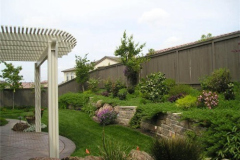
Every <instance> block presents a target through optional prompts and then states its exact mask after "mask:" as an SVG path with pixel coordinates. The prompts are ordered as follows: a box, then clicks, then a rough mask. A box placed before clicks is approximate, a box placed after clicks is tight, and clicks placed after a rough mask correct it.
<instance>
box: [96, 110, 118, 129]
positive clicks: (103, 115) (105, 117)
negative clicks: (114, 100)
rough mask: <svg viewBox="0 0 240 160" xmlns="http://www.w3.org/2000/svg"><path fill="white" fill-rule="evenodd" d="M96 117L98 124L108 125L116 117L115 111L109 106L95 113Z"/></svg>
mask: <svg viewBox="0 0 240 160" xmlns="http://www.w3.org/2000/svg"><path fill="white" fill-rule="evenodd" d="M97 118H98V120H99V122H100V124H102V125H108V124H110V123H112V122H113V121H114V120H115V119H116V118H117V113H116V112H114V111H113V110H111V109H109V108H106V109H103V110H101V111H99V112H98V113H97Z"/></svg>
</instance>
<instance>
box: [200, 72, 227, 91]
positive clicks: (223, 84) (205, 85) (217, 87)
mask: <svg viewBox="0 0 240 160" xmlns="http://www.w3.org/2000/svg"><path fill="white" fill-rule="evenodd" d="M230 81H231V77H230V71H229V70H228V69H225V68H220V69H218V70H215V71H214V72H212V74H211V75H210V76H206V77H204V78H202V79H200V82H201V87H202V89H205V90H211V91H214V92H218V93H223V92H225V91H226V90H227V89H228V84H229V83H230Z"/></svg>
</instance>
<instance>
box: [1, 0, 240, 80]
mask: <svg viewBox="0 0 240 160" xmlns="http://www.w3.org/2000/svg"><path fill="white" fill-rule="evenodd" d="M0 24H1V25H8V26H25V27H37V28H39V27H40V28H55V29H59V30H64V31H66V32H68V33H70V34H72V35H73V36H74V37H75V38H76V39H77V46H76V47H75V48H74V49H73V50H72V52H71V53H69V54H68V55H67V56H63V57H62V58H60V59H59V62H58V64H59V65H58V82H59V83H61V82H62V81H63V79H64V78H63V73H62V72H61V71H62V70H65V69H68V68H72V67H74V66H75V55H80V56H84V55H85V54H86V53H89V54H88V59H89V60H91V61H94V60H99V59H101V58H102V57H104V56H114V51H115V49H116V47H117V46H119V45H120V40H121V37H122V35H123V32H124V30H126V31H127V35H129V36H130V35H131V34H133V36H134V41H135V42H139V43H140V44H142V43H146V47H145V48H144V50H143V54H146V53H147V51H148V49H150V48H153V49H154V50H160V49H164V48H168V47H173V46H176V45H181V44H184V43H188V42H193V41H197V40H199V39H200V38H201V35H202V34H207V33H211V34H212V35H213V36H217V35H221V34H225V33H230V32H234V31H238V30H240V0H184V1H183V0H0ZM12 63H13V64H14V66H22V67H23V70H22V71H21V75H23V78H24V82H32V81H34V67H33V66H34V63H33V62H12ZM2 69H3V65H0V70H2ZM41 80H42V81H43V80H47V62H45V63H44V64H43V65H42V67H41Z"/></svg>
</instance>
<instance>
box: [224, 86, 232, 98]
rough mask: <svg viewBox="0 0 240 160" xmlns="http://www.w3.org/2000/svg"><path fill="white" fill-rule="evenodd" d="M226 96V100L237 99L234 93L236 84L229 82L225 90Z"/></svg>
mask: <svg viewBox="0 0 240 160" xmlns="http://www.w3.org/2000/svg"><path fill="white" fill-rule="evenodd" d="M224 97H225V99H226V100H233V99H235V94H234V84H233V83H229V84H228V88H227V89H226V91H225V92H224Z"/></svg>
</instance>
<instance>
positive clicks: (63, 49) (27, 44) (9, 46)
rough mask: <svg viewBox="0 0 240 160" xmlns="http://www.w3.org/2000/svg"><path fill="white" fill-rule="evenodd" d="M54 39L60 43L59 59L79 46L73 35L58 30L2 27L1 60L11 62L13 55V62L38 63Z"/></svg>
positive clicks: (0, 36)
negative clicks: (9, 56) (49, 42)
mask: <svg viewBox="0 0 240 160" xmlns="http://www.w3.org/2000/svg"><path fill="white" fill-rule="evenodd" d="M52 39H56V41H57V42H58V57H62V56H63V55H66V54H67V53H69V52H71V50H72V48H74V47H75V46H76V44H77V41H76V39H75V38H74V37H73V36H72V35H71V34H69V33H67V32H64V31H61V30H57V29H42V28H28V27H27V28H24V27H12V26H10V27H8V26H1V32H0V47H1V48H0V56H1V57H0V58H1V60H3V61H9V58H8V55H11V57H13V58H12V59H11V61H38V60H39V59H40V58H41V57H40V55H41V53H42V52H43V50H45V48H46V47H47V45H48V41H51V40H52ZM22 54H24V55H26V57H28V58H26V57H23V56H22Z"/></svg>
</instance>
